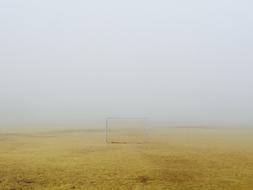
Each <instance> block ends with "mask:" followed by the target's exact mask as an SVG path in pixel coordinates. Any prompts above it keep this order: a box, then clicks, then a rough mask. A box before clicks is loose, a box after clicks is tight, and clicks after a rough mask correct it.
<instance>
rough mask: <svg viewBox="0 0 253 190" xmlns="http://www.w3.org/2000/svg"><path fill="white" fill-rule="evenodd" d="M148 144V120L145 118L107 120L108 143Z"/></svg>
mask: <svg viewBox="0 0 253 190" xmlns="http://www.w3.org/2000/svg"><path fill="white" fill-rule="evenodd" d="M145 142H147V120H146V119H145V118H107V119H106V143H122V144H127V143H145Z"/></svg>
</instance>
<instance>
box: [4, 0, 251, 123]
mask: <svg viewBox="0 0 253 190" xmlns="http://www.w3.org/2000/svg"><path fill="white" fill-rule="evenodd" d="M252 10H253V3H252V1H250V0H240V1H239V0H237V1H235V0H212V1H201V0H191V1H189V0H174V1H165V0H164V1H162V0H158V1H154V0H153V1H150V0H137V1H136V0H128V1H116V0H114V1H113V0H107V1H102V0H101V1H98V0H93V1H81V0H75V1H66V0H54V1H49V0H40V1H39V0H24V1H20V0H8V1H0V122H42V121H43V122H50V121H59V122H65V121H66V122H67V121H68V122H82V121H86V120H90V119H91V120H94V119H103V118H104V117H107V116H141V117H143V116H145V117H151V118H156V119H163V120H169V121H172V122H174V121H183V122H188V121H189V122H211V121H212V122H243V123H251V122H252V123H253V117H252V116H253V74H252V73H253V53H252V52H253V35H252V34H253V24H252V23H253V12H252Z"/></svg>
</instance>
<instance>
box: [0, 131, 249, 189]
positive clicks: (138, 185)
mask: <svg viewBox="0 0 253 190" xmlns="http://www.w3.org/2000/svg"><path fill="white" fill-rule="evenodd" d="M0 133H1V131H0ZM252 136H253V128H252V129H250V128H241V129H235V128H230V129H222V128H204V129H202V128H160V129H156V130H154V131H152V132H151V135H150V139H149V143H144V144H127V143H126V144H120V143H112V144H105V142H104V131H103V130H101V129H91V130H87V129H79V130H73V129H71V130H70V129H64V130H59V131H58V132H57V130H54V131H46V132H43V131H33V130H31V131H27V132H16V131H14V132H6V131H5V133H1V134H0V142H1V143H0V190H33V189H36V190H37V189H38V190H69V189H85V190H86V189H88V190H89V189H130V190H135V189H136V190H138V189H147V190H151V189H152V190H156V189H168V190H170V189H171V190H211V189H215V190H252V189H253V181H252V178H253V138H252Z"/></svg>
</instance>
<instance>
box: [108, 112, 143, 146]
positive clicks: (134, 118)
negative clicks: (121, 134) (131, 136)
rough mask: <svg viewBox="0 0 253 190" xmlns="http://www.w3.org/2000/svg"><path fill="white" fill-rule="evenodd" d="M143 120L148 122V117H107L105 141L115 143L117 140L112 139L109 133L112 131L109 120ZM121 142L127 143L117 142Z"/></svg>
mask: <svg viewBox="0 0 253 190" xmlns="http://www.w3.org/2000/svg"><path fill="white" fill-rule="evenodd" d="M113 119H115V120H128V119H129V120H142V121H144V122H145V123H146V121H147V118H146V117H107V118H106V122H105V142H106V144H113V143H115V142H113V141H110V138H109V133H110V127H109V121H110V120H113ZM117 143H119V144H126V142H117Z"/></svg>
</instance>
